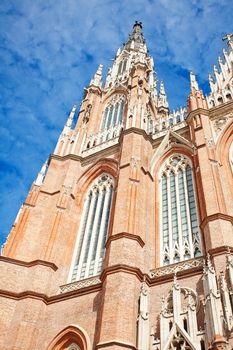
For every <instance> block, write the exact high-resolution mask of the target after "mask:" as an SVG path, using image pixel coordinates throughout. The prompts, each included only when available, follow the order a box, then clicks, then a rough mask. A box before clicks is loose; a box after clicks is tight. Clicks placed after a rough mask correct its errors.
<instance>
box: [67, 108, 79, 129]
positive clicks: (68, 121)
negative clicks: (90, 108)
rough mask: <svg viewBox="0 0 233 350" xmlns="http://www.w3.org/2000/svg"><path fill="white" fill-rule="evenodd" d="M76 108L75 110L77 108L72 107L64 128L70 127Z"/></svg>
mask: <svg viewBox="0 0 233 350" xmlns="http://www.w3.org/2000/svg"><path fill="white" fill-rule="evenodd" d="M76 108H77V106H76V105H74V106H73V108H72V110H71V112H70V115H69V117H68V119H67V122H66V126H67V127H69V128H71V127H72V124H73V120H74V115H75V112H76Z"/></svg>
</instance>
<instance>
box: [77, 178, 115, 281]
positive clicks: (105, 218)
mask: <svg viewBox="0 0 233 350" xmlns="http://www.w3.org/2000/svg"><path fill="white" fill-rule="evenodd" d="M113 187H114V180H113V178H112V177H111V176H109V175H107V174H102V175H101V176H100V177H99V178H97V179H96V181H94V183H93V184H92V186H91V188H90V189H89V191H88V193H87V196H86V198H85V201H84V207H83V213H82V218H81V223H80V227H79V232H78V237H77V243H76V252H75V256H74V262H73V270H72V276H71V281H76V280H80V279H84V278H88V277H91V276H95V275H98V274H99V273H100V272H101V269H102V264H103V258H104V254H105V242H106V238H107V233H108V227H109V220H110V211H111V203H112V196H113Z"/></svg>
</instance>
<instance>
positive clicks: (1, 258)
mask: <svg viewBox="0 0 233 350" xmlns="http://www.w3.org/2000/svg"><path fill="white" fill-rule="evenodd" d="M0 261H4V262H6V263H9V264H14V265H19V266H24V267H33V266H38V265H41V266H46V267H49V268H51V269H52V270H53V271H56V270H57V269H58V267H57V266H56V265H55V264H54V263H52V262H50V261H45V260H39V259H37V260H33V261H23V260H17V259H12V258H8V257H7V256H0Z"/></svg>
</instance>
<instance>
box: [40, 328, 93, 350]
mask: <svg viewBox="0 0 233 350" xmlns="http://www.w3.org/2000/svg"><path fill="white" fill-rule="evenodd" d="M47 350H91V343H90V339H89V337H88V335H87V333H86V332H85V331H84V329H82V328H81V327H79V326H76V325H70V326H68V327H66V328H65V329H63V330H62V331H61V332H59V333H58V334H57V335H56V336H55V337H54V339H53V340H52V341H51V343H50V344H49V346H48V348H47Z"/></svg>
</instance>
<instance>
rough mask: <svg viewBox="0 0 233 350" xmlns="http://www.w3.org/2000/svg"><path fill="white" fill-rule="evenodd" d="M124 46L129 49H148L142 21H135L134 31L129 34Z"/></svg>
mask: <svg viewBox="0 0 233 350" xmlns="http://www.w3.org/2000/svg"><path fill="white" fill-rule="evenodd" d="M124 47H125V48H127V49H138V50H140V49H144V50H143V51H147V48H146V42H145V39H144V36H143V33H142V22H139V21H135V23H134V26H133V31H132V33H131V34H130V35H129V38H128V40H127V43H126V44H125V46H124Z"/></svg>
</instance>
